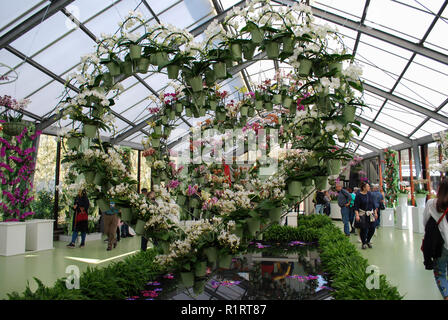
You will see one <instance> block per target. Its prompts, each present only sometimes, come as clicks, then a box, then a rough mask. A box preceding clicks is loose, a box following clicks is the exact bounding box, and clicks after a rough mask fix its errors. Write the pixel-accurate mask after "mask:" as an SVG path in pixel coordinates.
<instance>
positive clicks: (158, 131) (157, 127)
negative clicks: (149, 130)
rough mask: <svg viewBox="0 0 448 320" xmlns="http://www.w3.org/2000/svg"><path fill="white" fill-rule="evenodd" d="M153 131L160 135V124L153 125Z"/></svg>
mask: <svg viewBox="0 0 448 320" xmlns="http://www.w3.org/2000/svg"><path fill="white" fill-rule="evenodd" d="M154 133H155V134H157V135H161V134H162V126H155V127H154Z"/></svg>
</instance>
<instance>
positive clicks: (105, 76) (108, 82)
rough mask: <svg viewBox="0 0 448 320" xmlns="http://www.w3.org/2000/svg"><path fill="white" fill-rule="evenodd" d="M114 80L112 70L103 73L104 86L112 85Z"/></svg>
mask: <svg viewBox="0 0 448 320" xmlns="http://www.w3.org/2000/svg"><path fill="white" fill-rule="evenodd" d="M113 82H114V78H113V77H112V76H111V74H110V72H105V73H103V86H105V87H112V86H113V84H114V83H113Z"/></svg>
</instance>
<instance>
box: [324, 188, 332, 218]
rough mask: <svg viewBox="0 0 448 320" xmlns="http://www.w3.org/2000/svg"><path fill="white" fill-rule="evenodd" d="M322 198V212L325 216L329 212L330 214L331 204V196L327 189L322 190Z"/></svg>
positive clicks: (328, 214)
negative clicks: (323, 202) (323, 201)
mask: <svg viewBox="0 0 448 320" xmlns="http://www.w3.org/2000/svg"><path fill="white" fill-rule="evenodd" d="M324 200H325V205H324V213H325V214H326V215H327V216H330V214H331V206H330V201H331V198H330V193H329V192H328V190H327V191H325V192H324Z"/></svg>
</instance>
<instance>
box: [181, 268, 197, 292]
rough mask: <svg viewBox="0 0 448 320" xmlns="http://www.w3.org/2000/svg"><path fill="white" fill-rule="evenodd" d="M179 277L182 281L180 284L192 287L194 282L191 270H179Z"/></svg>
mask: <svg viewBox="0 0 448 320" xmlns="http://www.w3.org/2000/svg"><path fill="white" fill-rule="evenodd" d="M180 279H181V281H182V284H183V285H184V286H185V287H187V288H190V287H192V286H193V284H194V275H193V272H181V273H180Z"/></svg>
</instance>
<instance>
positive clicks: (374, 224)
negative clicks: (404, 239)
mask: <svg viewBox="0 0 448 320" xmlns="http://www.w3.org/2000/svg"><path fill="white" fill-rule="evenodd" d="M336 191H337V192H338V198H337V200H338V206H339V207H340V208H341V216H342V221H343V223H344V233H345V235H346V236H347V237H350V234H356V231H355V229H358V230H359V232H358V234H359V237H360V240H359V242H361V243H362V249H366V248H372V243H371V239H372V237H373V235H374V234H375V230H376V229H377V228H379V226H380V216H381V210H383V209H384V208H385V207H384V195H383V194H382V193H381V192H380V191H379V188H378V186H375V187H374V188H373V191H370V185H369V184H368V183H367V182H362V183H361V186H360V188H359V189H358V188H354V189H353V190H352V189H351V188H347V189H344V188H343V186H342V183H338V184H336ZM313 202H314V203H315V213H316V214H324V213H325V214H327V215H330V197H329V192H328V191H323V190H317V192H316V195H315V199H314V200H313Z"/></svg>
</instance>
